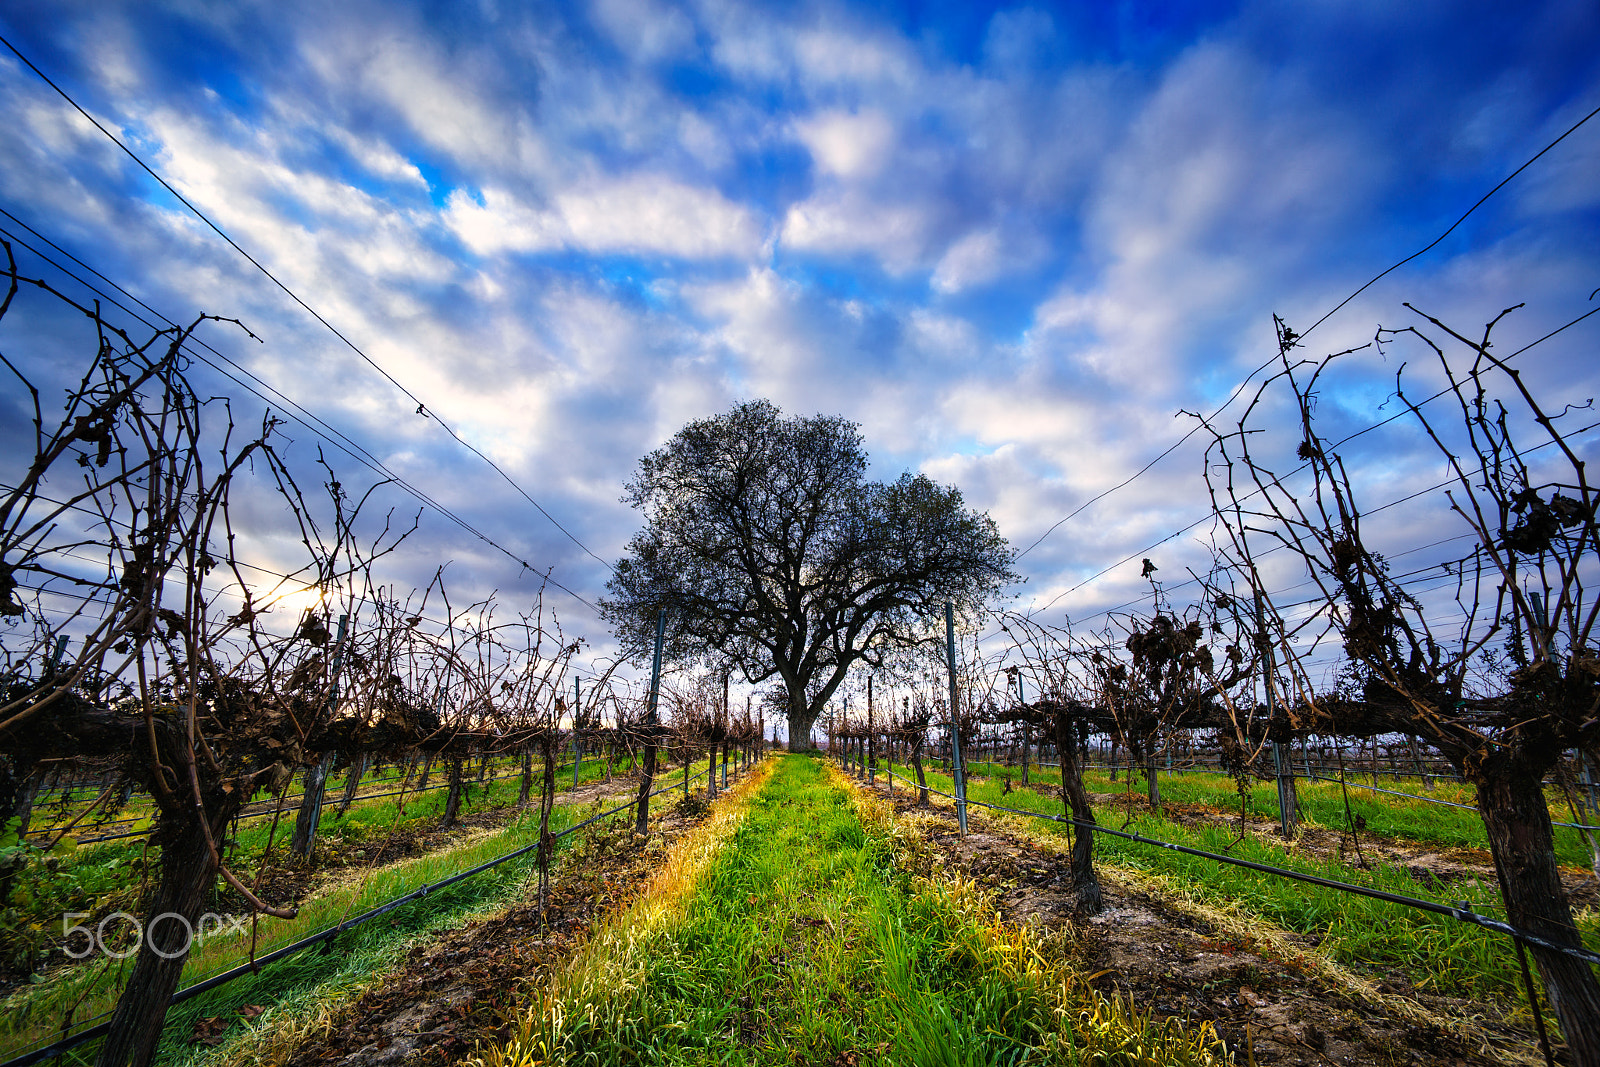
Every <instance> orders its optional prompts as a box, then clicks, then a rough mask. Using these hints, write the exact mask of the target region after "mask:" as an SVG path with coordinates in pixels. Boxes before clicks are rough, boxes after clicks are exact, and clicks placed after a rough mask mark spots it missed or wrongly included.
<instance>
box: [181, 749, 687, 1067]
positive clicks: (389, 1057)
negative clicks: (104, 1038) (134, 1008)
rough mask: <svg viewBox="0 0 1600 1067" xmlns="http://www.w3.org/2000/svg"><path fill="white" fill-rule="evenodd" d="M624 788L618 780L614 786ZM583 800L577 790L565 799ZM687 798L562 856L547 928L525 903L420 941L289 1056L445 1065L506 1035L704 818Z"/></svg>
mask: <svg viewBox="0 0 1600 1067" xmlns="http://www.w3.org/2000/svg"><path fill="white" fill-rule="evenodd" d="M627 784H628V783H626V782H624V781H623V780H621V779H619V780H617V781H616V782H614V783H612V786H611V789H612V790H613V791H615V790H617V789H620V788H624V787H625V786H626V785H627ZM662 784H663V785H664V784H666V783H665V781H662ZM600 785H601V786H602V787H603V785H604V784H603V783H601V784H600ZM585 788H586V789H589V787H585ZM593 793H594V796H592V797H588V798H587V799H588V800H589V801H590V802H592V801H593V800H594V799H597V798H599V797H602V796H606V795H609V794H606V793H605V792H604V791H603V788H596V789H594V790H593ZM585 796H586V794H585V792H584V791H583V790H580V791H579V792H578V793H574V794H564V795H563V800H564V801H569V800H582V799H585ZM680 799H681V794H680V795H679V796H677V797H675V796H674V795H673V794H671V793H665V794H663V795H662V796H660V797H658V798H656V800H654V801H652V805H660V807H659V808H658V809H657V810H659V811H660V812H661V813H662V816H663V817H662V818H660V819H659V821H655V822H653V823H652V834H651V837H650V839H649V841H648V842H645V843H641V842H640V841H639V840H638V839H637V838H635V837H634V836H633V833H632V821H631V819H630V818H628V817H627V816H625V815H619V816H617V817H616V818H614V819H610V820H606V821H605V822H603V823H601V824H598V827H597V829H596V831H594V832H593V833H592V834H591V836H590V839H589V841H588V842H587V843H585V844H584V845H583V847H584V852H583V855H582V857H581V862H575V863H573V862H568V863H563V864H562V865H561V867H560V868H558V869H557V871H556V872H555V873H554V874H553V876H552V878H551V905H550V910H549V915H548V918H549V922H548V925H546V926H541V924H540V922H539V914H538V909H537V907H536V906H534V905H530V904H519V905H516V906H514V907H512V908H511V909H509V910H507V911H505V912H503V913H501V914H498V915H496V916H494V917H492V918H489V919H486V920H483V921H480V922H474V923H471V924H469V925H467V926H465V927H462V928H461V929H459V930H454V931H451V932H449V933H447V934H444V935H443V936H441V937H439V938H437V939H435V940H432V941H429V942H428V943H426V944H424V945H419V946H417V947H416V948H415V949H413V950H412V952H411V954H410V955H409V956H408V957H407V958H406V959H405V961H404V962H403V963H402V964H401V965H400V966H399V967H398V968H397V969H396V971H395V972H394V973H393V974H390V975H387V976H385V977H384V979H383V981H382V982H381V983H380V984H379V985H377V986H375V987H374V988H373V989H371V990H369V991H368V992H366V993H365V994H363V995H362V996H361V997H360V998H359V999H357V1000H356V1002H355V1003H354V1004H351V1005H349V1006H347V1007H346V1008H345V1009H344V1010H342V1011H340V1012H339V1013H338V1014H337V1015H336V1016H335V1018H334V1019H333V1021H332V1024H331V1026H330V1028H329V1029H328V1031H327V1032H326V1033H324V1034H323V1035H321V1036H319V1037H315V1038H313V1039H311V1040H309V1041H307V1042H305V1043H304V1044H302V1045H301V1046H300V1047H298V1048H297V1049H296V1050H295V1051H294V1053H293V1055H292V1057H291V1058H290V1059H289V1060H288V1061H287V1063H288V1064H289V1065H290V1067H314V1065H315V1067H325V1065H329V1064H336V1065H339V1067H379V1065H385V1064H397V1063H401V1062H402V1061H403V1062H404V1063H406V1064H407V1067H438V1065H442V1064H448V1063H454V1062H456V1061H458V1060H460V1059H461V1058H462V1057H463V1056H465V1055H466V1054H467V1053H469V1052H470V1051H471V1050H472V1048H473V1047H474V1046H475V1045H476V1044H478V1043H479V1042H484V1043H489V1042H493V1041H500V1040H504V1039H505V1038H506V1037H507V1036H508V1033H509V1028H510V1021H511V1019H512V1018H513V1016H514V1012H515V1009H516V1007H517V1005H518V1004H519V1003H520V1002H522V1001H524V1000H525V999H526V998H527V996H528V994H529V993H530V991H532V990H535V989H537V988H539V987H540V986H542V985H543V983H544V982H545V981H546V980H547V979H548V977H549V975H550V973H551V971H552V970H553V969H554V968H555V967H556V966H558V965H560V964H561V963H563V962H564V961H565V960H567V959H568V958H569V957H570V956H571V955H572V953H573V952H574V951H576V949H577V948H578V946H580V945H581V944H582V943H583V942H584V940H585V939H586V938H587V937H588V934H589V931H590V930H591V929H592V928H593V927H594V925H595V924H596V923H597V922H599V921H600V920H601V919H602V918H604V917H605V916H606V915H609V914H612V913H613V912H615V911H617V910H620V909H622V908H625V907H627V906H628V904H630V903H631V902H632V901H633V899H634V897H635V896H636V895H637V893H638V892H639V890H640V889H642V888H643V886H644V884H645V883H646V882H647V881H648V879H649V877H650V876H651V875H652V874H653V873H654V872H655V871H656V870H657V869H658V868H659V866H660V864H661V861H662V858H663V857H664V855H665V854H666V852H667V850H668V849H669V848H670V847H671V845H672V844H673V843H674V842H675V841H676V840H677V839H678V838H679V837H680V836H682V834H683V833H684V832H685V831H686V830H688V829H689V828H690V827H692V826H694V825H696V824H698V823H699V822H700V821H701V819H703V817H704V811H703V810H700V811H693V812H689V813H684V812H681V811H680V810H679V808H678V804H679V800H680ZM203 1036H204V1035H203V1034H200V1033H197V1034H196V1037H197V1039H202V1038H203Z"/></svg>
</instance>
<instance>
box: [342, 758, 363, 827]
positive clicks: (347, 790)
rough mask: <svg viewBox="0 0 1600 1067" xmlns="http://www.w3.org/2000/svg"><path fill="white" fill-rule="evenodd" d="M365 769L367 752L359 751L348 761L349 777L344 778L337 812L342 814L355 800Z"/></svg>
mask: <svg viewBox="0 0 1600 1067" xmlns="http://www.w3.org/2000/svg"><path fill="white" fill-rule="evenodd" d="M366 769H367V754H366V753H365V752H362V753H360V754H359V755H357V756H356V758H355V759H354V760H352V761H351V762H350V777H348V778H346V779H345V783H344V796H342V797H340V798H339V814H340V815H343V814H344V813H345V812H347V811H349V810H350V805H351V804H354V803H355V802H356V794H357V793H358V792H359V791H360V790H361V776H362V774H363V773H365V772H366Z"/></svg>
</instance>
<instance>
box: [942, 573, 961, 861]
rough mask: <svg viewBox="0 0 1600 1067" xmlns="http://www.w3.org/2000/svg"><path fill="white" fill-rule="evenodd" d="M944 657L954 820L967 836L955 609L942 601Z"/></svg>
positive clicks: (952, 605)
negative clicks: (954, 802) (953, 786)
mask: <svg viewBox="0 0 1600 1067" xmlns="http://www.w3.org/2000/svg"><path fill="white" fill-rule="evenodd" d="M944 644H945V657H946V659H947V660H948V662H949V667H950V773H951V775H952V776H953V777H954V778H955V783H956V822H957V823H958V824H960V826H961V836H962V837H966V836H967V776H966V775H965V774H964V773H963V768H962V766H961V719H960V714H959V712H958V711H957V710H956V695H957V689H956V609H955V605H954V604H952V603H950V601H948V600H946V601H945V602H944Z"/></svg>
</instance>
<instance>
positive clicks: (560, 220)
mask: <svg viewBox="0 0 1600 1067" xmlns="http://www.w3.org/2000/svg"><path fill="white" fill-rule="evenodd" d="M444 217H445V223H446V225H448V226H449V227H450V228H451V229H452V230H454V231H455V233H456V234H457V235H458V236H459V237H460V238H461V240H462V241H464V242H465V243H466V245H467V247H469V248H471V249H472V250H473V251H474V252H477V253H479V254H481V255H492V254H495V253H499V252H545V251H554V250H556V249H560V248H574V249H582V250H585V251H590V252H646V253H655V254H658V255H667V256H679V257H683V258H686V259H713V258H722V257H731V258H749V257H751V256H754V255H755V254H756V253H757V252H758V251H759V250H760V247H761V241H762V235H761V231H760V228H759V224H758V222H757V219H756V218H755V216H754V215H753V214H752V213H751V212H750V210H749V209H748V208H746V207H744V206H743V205H740V204H736V203H734V202H732V201H730V200H728V199H726V198H725V197H724V196H722V194H721V193H719V192H717V191H716V190H714V189H703V188H696V187H693V186H689V185H684V184H682V183H680V182H678V181H675V180H673V179H671V178H668V177H660V176H652V175H635V176H630V177H625V178H620V179H601V180H598V181H596V182H594V183H593V184H589V185H584V186H578V187H575V188H572V189H569V190H567V191H565V192H562V193H558V194H557V195H556V196H554V197H552V198H551V201H550V204H549V206H548V207H546V208H543V209H540V208H535V207H530V206H528V205H526V204H524V203H523V202H521V201H520V200H518V199H517V198H516V197H515V196H513V195H512V194H511V193H509V192H506V191H504V190H500V189H485V190H484V191H483V203H481V204H479V203H478V202H477V201H475V200H474V199H473V198H472V197H470V196H468V195H467V194H466V193H464V192H462V191H461V190H459V189H458V190H456V191H455V192H453V193H451V194H450V197H449V201H448V203H447V205H446V208H445V213H444Z"/></svg>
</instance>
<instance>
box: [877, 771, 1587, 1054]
mask: <svg viewBox="0 0 1600 1067" xmlns="http://www.w3.org/2000/svg"><path fill="white" fill-rule="evenodd" d="M880 795H884V794H880ZM894 804H895V806H896V808H897V810H901V811H910V810H916V809H914V807H913V805H912V803H911V797H910V796H907V795H905V794H902V793H899V792H897V793H896V794H895V797H894ZM935 812H936V814H935V818H936V820H937V824H936V825H938V826H939V827H940V829H938V830H936V831H935V832H934V833H933V834H932V841H933V844H934V845H935V847H936V848H937V849H938V850H939V852H940V853H941V854H942V856H943V858H944V860H945V863H946V864H947V866H948V868H949V869H953V870H960V871H961V872H963V873H964V874H966V875H967V876H969V877H971V878H973V879H974V880H975V881H977V882H978V883H979V884H980V885H983V886H985V887H987V888H989V889H992V890H993V891H994V892H995V894H996V900H997V903H998V905H999V908H1000V912H1001V914H1002V916H1003V917H1004V918H1005V919H1007V920H1008V921H1012V922H1017V923H1020V924H1033V925H1035V926H1037V927H1040V928H1043V929H1047V930H1052V931H1062V932H1064V933H1066V934H1067V936H1068V938H1069V940H1070V942H1071V943H1072V944H1073V945H1074V946H1075V949H1074V951H1075V954H1076V955H1077V956H1078V958H1079V959H1080V961H1081V966H1083V967H1084V969H1085V970H1086V972H1087V973H1089V974H1091V975H1092V976H1093V978H1092V980H1091V984H1092V985H1094V986H1095V987H1096V988H1097V989H1100V990H1101V991H1102V992H1105V993H1112V992H1118V993H1121V994H1123V995H1125V996H1127V997H1129V998H1131V1000H1132V1003H1133V1004H1134V1006H1135V1007H1136V1008H1138V1009H1139V1010H1141V1011H1150V1012H1153V1013H1154V1014H1155V1016H1156V1017H1157V1018H1161V1017H1179V1018H1184V1019H1189V1020H1195V1021H1198V1020H1208V1021H1210V1022H1211V1023H1212V1025H1213V1026H1215V1027H1216V1030H1217V1032H1218V1034H1219V1035H1220V1036H1221V1037H1222V1039H1223V1040H1224V1041H1226V1042H1227V1044H1228V1047H1229V1048H1230V1049H1232V1050H1234V1052H1235V1054H1236V1057H1237V1061H1238V1062H1239V1063H1240V1064H1241V1065H1243V1064H1248V1063H1252V1062H1253V1063H1256V1064H1263V1065H1265V1064H1283V1065H1300V1064H1305V1065H1311V1064H1329V1063H1331V1064H1341V1065H1342V1064H1384V1065H1390V1064H1393V1065H1401V1064H1405V1065H1419V1067H1435V1065H1437V1067H1446V1065H1451V1067H1454V1065H1473V1067H1477V1065H1484V1067H1487V1065H1490V1064H1504V1063H1508V1062H1524V1063H1528V1064H1534V1063H1542V1062H1543V1060H1542V1057H1541V1055H1540V1053H1539V1050H1538V1045H1537V1041H1536V1038H1535V1036H1534V1035H1533V1034H1532V1033H1531V1032H1524V1031H1522V1030H1520V1029H1517V1028H1514V1027H1511V1026H1509V1025H1508V1024H1507V1020H1506V1019H1505V1018H1504V1011H1503V1010H1500V1009H1498V1008H1497V1007H1496V1006H1492V1005H1485V1004H1481V1003H1478V1002H1471V1001H1462V1000H1451V999H1448V998H1443V997H1426V998H1423V997H1414V996H1407V997H1404V998H1402V997H1399V996H1395V995H1392V994H1390V993H1388V992H1385V991H1384V989H1383V987H1382V986H1381V984H1375V983H1372V982H1368V981H1366V980H1364V979H1363V978H1362V977H1360V976H1354V975H1352V976H1349V977H1348V978H1345V977H1341V969H1339V968H1337V967H1331V968H1330V967H1325V966H1319V965H1318V963H1317V959H1318V957H1317V956H1316V953H1315V940H1314V939H1313V938H1309V937H1298V936H1296V935H1292V934H1286V933H1283V932H1281V931H1279V932H1277V934H1276V936H1275V937H1271V936H1265V934H1266V932H1265V931H1264V930H1263V931H1258V932H1257V936H1252V933H1251V932H1250V931H1249V930H1245V929H1241V925H1242V924H1240V923H1239V922H1238V921H1237V920H1233V919H1230V917H1228V916H1226V915H1223V914H1221V913H1217V912H1215V911H1214V910H1212V909H1207V908H1205V907H1204V906H1200V905H1195V904H1192V903H1190V902H1188V901H1183V900H1177V899H1167V898H1165V897H1163V896H1162V895H1160V894H1159V892H1156V891H1152V887H1148V886H1141V885H1139V884H1137V882H1138V878H1137V875H1133V874H1131V872H1130V875H1129V877H1128V878H1127V879H1121V878H1119V877H1118V876H1117V874H1116V873H1115V872H1113V871H1112V870H1110V869H1109V868H1107V867H1104V866H1102V868H1101V870H1100V878H1101V886H1102V888H1103V890H1104V894H1105V905H1106V906H1105V909H1104V910H1103V911H1102V912H1101V913H1100V914H1098V915H1096V916H1093V917H1092V918H1088V919H1079V918H1078V917H1076V916H1075V915H1074V914H1073V910H1072V908H1073V905H1072V903H1071V898H1070V896H1069V894H1068V891H1067V889H1066V887H1067V886H1068V885H1069V882H1070V879H1069V875H1068V870H1069V867H1068V857H1067V856H1066V855H1065V854H1064V852H1063V848H1064V847H1065V844H1066V843H1065V842H1064V841H1063V842H1062V843H1061V844H1060V845H1057V844H1056V843H1055V842H1053V841H1043V840H1038V839H1031V838H1029V837H1027V836H1024V835H1022V834H1019V833H1016V832H1012V831H1010V830H1008V829H1006V828H1004V827H1001V826H999V825H997V824H995V823H994V822H992V821H990V820H988V819H986V818H985V817H984V816H983V815H982V814H979V813H977V812H972V813H970V818H969V827H970V828H971V830H972V832H971V833H969V835H968V836H967V837H966V838H965V839H963V838H962V837H961V836H960V835H959V834H958V833H957V832H956V827H955V818H954V815H953V813H950V812H944V811H940V810H938V809H935ZM1363 847H1365V843H1364V846H1363ZM1344 973H1348V972H1344ZM1558 1060H1559V1057H1558Z"/></svg>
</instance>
